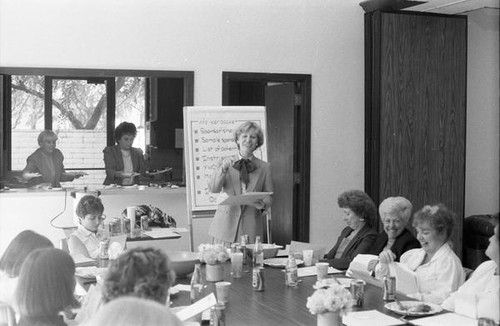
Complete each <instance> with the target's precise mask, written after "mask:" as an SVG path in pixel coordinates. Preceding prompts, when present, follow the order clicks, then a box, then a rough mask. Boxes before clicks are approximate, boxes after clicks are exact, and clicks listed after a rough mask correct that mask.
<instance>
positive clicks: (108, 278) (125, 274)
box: [76, 247, 175, 322]
mask: <svg viewBox="0 0 500 326" xmlns="http://www.w3.org/2000/svg"><path fill="white" fill-rule="evenodd" d="M174 282H175V272H174V271H173V270H172V265H171V263H170V260H169V259H168V257H167V256H166V255H165V254H164V253H163V252H162V251H161V250H160V249H155V248H142V247H137V248H132V249H129V250H127V251H126V252H124V253H123V254H121V255H120V256H119V257H118V259H116V260H114V261H111V263H110V265H109V267H108V271H107V273H106V275H105V277H104V282H103V284H102V286H101V285H99V284H98V285H97V290H99V291H93V295H92V297H89V298H86V299H85V301H84V302H83V305H82V309H81V311H80V312H79V313H78V315H77V317H76V320H77V321H78V322H83V321H86V320H88V319H89V318H91V317H92V316H93V315H94V314H95V313H96V310H97V311H99V310H100V308H101V307H102V304H103V303H107V302H110V301H113V300H115V299H117V298H119V297H124V296H132V297H139V298H144V299H149V300H153V301H156V302H158V303H160V304H162V305H166V304H167V299H168V289H169V288H170V286H172V285H173V284H174ZM89 292H90V291H89ZM96 302H100V303H99V304H96Z"/></svg>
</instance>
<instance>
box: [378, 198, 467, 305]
mask: <svg viewBox="0 0 500 326" xmlns="http://www.w3.org/2000/svg"><path fill="white" fill-rule="evenodd" d="M455 219H456V215H455V214H454V213H453V212H452V211H451V210H449V209H448V208H446V206H444V205H443V204H436V205H432V206H429V205H427V206H424V207H423V208H422V209H421V210H419V211H418V212H416V213H415V215H414V217H413V227H415V228H416V230H417V239H418V241H419V242H420V245H421V247H422V248H419V249H412V250H409V251H407V252H405V253H404V254H403V255H402V256H401V259H400V263H401V264H404V265H405V266H406V267H407V268H409V269H410V270H412V271H414V272H415V274H416V277H417V285H418V292H416V293H408V294H407V295H408V296H410V297H412V298H415V299H417V300H420V301H427V302H431V303H436V304H441V303H442V302H443V300H445V299H446V298H447V297H448V296H449V295H450V293H452V292H454V291H456V290H457V289H458V287H459V286H460V285H462V283H463V282H464V280H465V273H464V270H463V268H462V263H461V262H460V259H459V258H458V257H457V255H456V254H455V253H454V252H453V249H452V248H451V245H450V239H451V235H452V232H453V226H454V224H455ZM390 263H392V261H390V260H385V259H381V260H380V264H378V266H377V268H376V276H377V278H382V277H383V276H385V275H388V274H389V264H390Z"/></svg>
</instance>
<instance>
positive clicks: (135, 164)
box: [103, 145, 146, 185]
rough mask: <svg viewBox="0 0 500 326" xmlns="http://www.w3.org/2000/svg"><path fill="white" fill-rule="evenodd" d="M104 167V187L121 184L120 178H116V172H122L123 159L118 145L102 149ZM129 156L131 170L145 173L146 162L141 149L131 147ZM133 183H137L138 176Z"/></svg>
mask: <svg viewBox="0 0 500 326" xmlns="http://www.w3.org/2000/svg"><path fill="white" fill-rule="evenodd" d="M103 153H104V167H105V168H106V179H105V180H104V183H103V184H104V185H110V184H117V185H121V184H122V178H119V177H117V176H116V172H117V171H123V169H124V166H123V157H122V151H121V149H120V146H119V145H114V146H108V147H106V148H104V150H103ZM130 156H131V159H132V168H133V171H134V172H137V173H140V174H144V172H145V171H146V162H145V161H144V155H143V154H142V149H140V148H135V147H132V148H131V149H130ZM134 181H135V182H139V176H136V177H134Z"/></svg>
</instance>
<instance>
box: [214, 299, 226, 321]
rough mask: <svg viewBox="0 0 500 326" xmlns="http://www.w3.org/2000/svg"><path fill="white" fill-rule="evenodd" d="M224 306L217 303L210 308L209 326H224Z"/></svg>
mask: <svg viewBox="0 0 500 326" xmlns="http://www.w3.org/2000/svg"><path fill="white" fill-rule="evenodd" d="M225 309H226V306H225V305H224V303H222V302H218V303H216V304H215V306H213V307H212V308H210V326H226V311H225Z"/></svg>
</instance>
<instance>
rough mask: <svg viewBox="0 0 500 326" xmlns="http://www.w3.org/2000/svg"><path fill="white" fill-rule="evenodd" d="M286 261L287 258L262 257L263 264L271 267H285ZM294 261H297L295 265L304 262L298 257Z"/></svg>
mask: <svg viewBox="0 0 500 326" xmlns="http://www.w3.org/2000/svg"><path fill="white" fill-rule="evenodd" d="M287 261H288V258H268V259H264V264H266V265H267V266H271V267H285V266H286V262H287ZM295 261H296V262H297V266H298V265H300V264H303V263H304V261H303V260H300V259H295Z"/></svg>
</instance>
